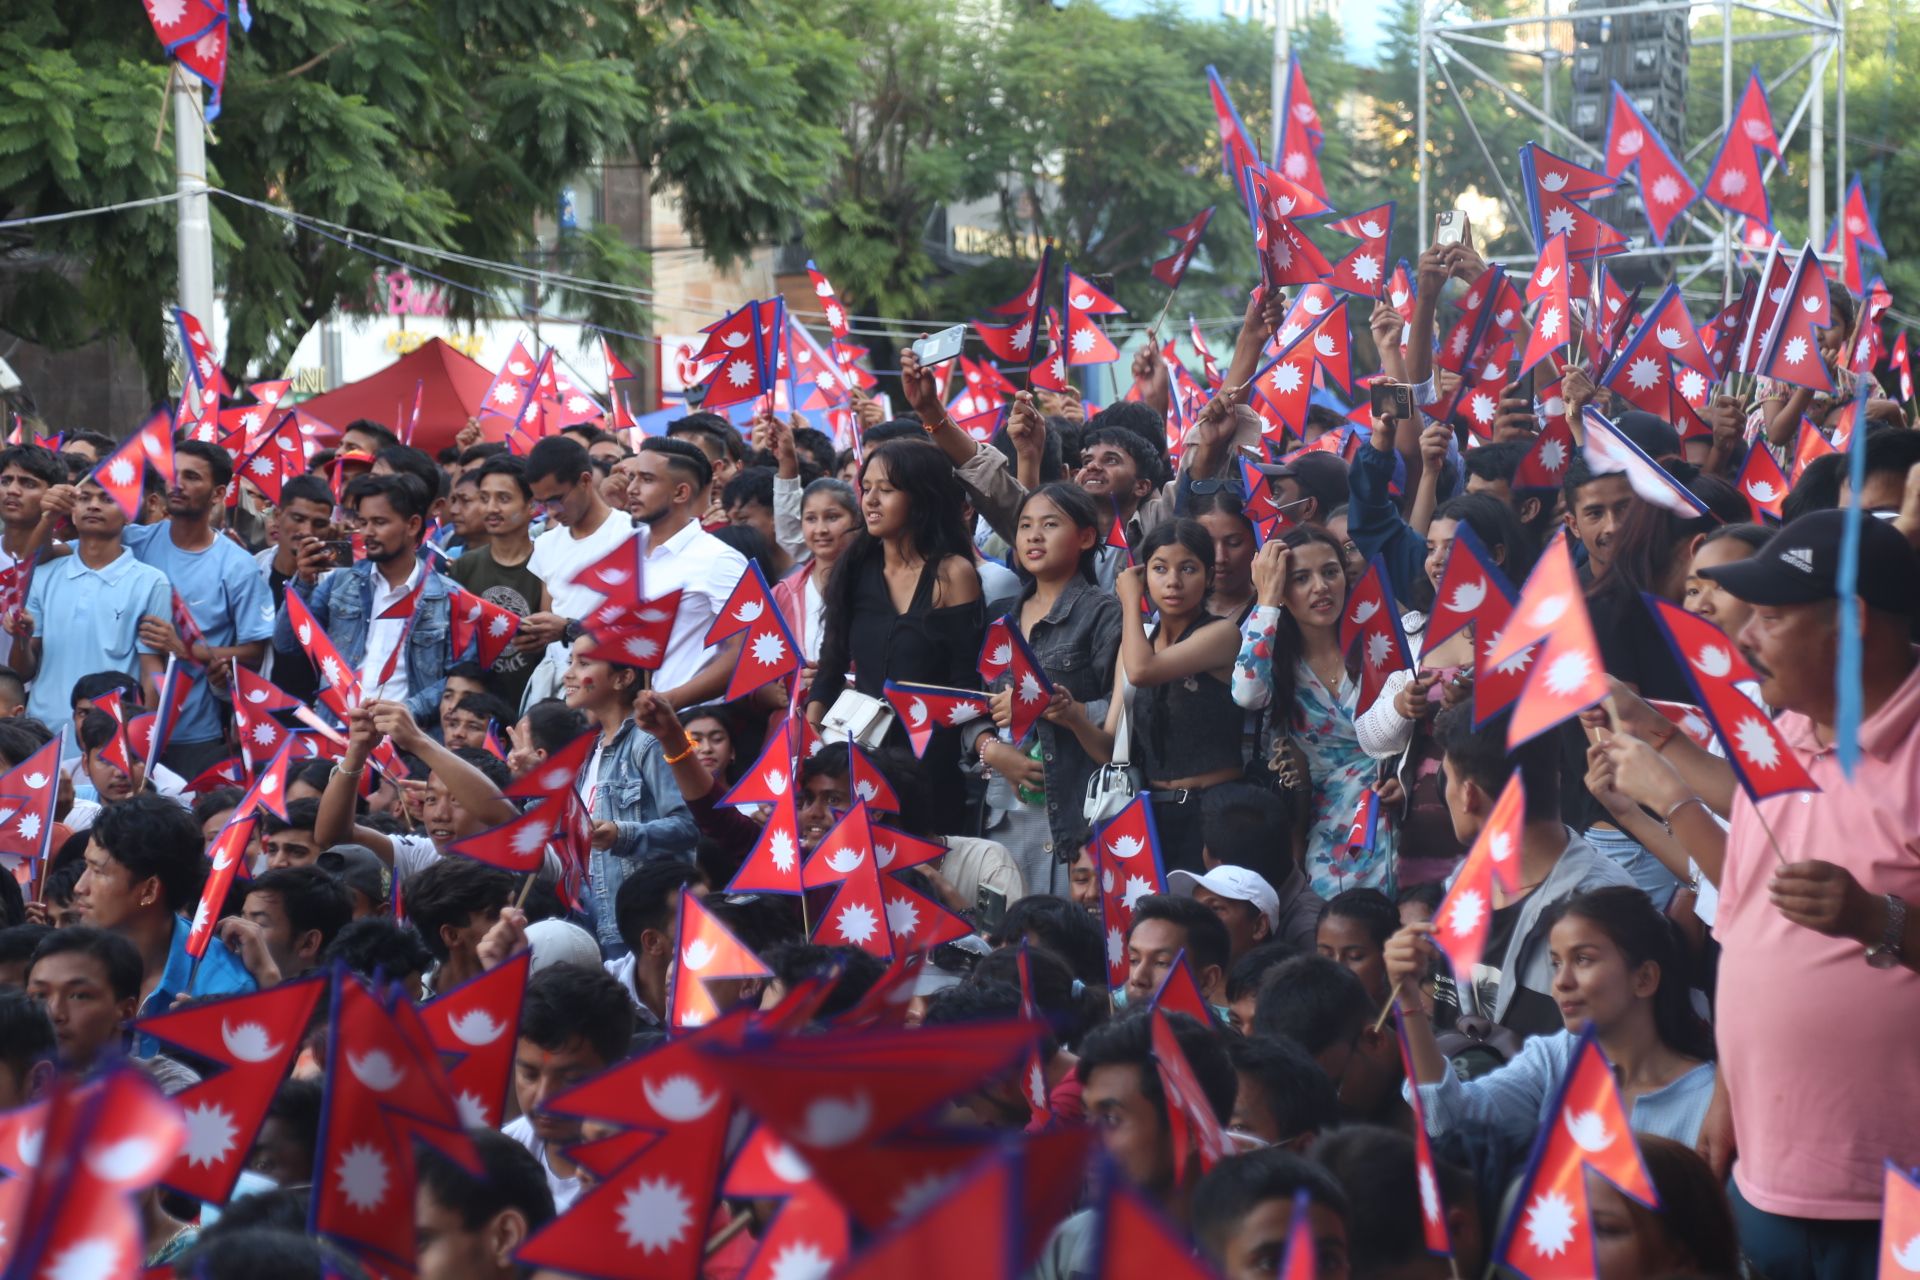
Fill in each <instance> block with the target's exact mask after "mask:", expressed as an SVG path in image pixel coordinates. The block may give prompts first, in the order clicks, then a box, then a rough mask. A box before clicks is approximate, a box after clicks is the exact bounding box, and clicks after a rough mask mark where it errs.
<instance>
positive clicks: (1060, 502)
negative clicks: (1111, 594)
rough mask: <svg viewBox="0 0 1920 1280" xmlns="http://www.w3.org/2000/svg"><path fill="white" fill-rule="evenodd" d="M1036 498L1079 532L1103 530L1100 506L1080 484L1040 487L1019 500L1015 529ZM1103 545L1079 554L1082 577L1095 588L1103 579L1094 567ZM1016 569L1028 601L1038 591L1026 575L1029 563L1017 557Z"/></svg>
mask: <svg viewBox="0 0 1920 1280" xmlns="http://www.w3.org/2000/svg"><path fill="white" fill-rule="evenodd" d="M1035 498H1045V499H1046V500H1047V501H1048V502H1051V503H1052V504H1053V505H1054V506H1055V507H1057V508H1058V509H1059V511H1060V514H1061V515H1063V516H1065V517H1066V518H1067V519H1069V520H1071V521H1073V526H1074V528H1076V529H1093V530H1096V531H1097V530H1099V529H1100V527H1101V516H1100V506H1099V504H1098V503H1096V502H1095V501H1094V500H1093V498H1092V497H1091V496H1090V495H1089V494H1088V493H1087V491H1086V490H1085V489H1082V488H1081V487H1080V486H1079V485H1077V484H1068V483H1066V482H1065V481H1063V480H1056V481H1054V482H1053V483H1051V484H1043V485H1041V486H1040V487H1039V488H1038V489H1035V490H1033V491H1032V492H1031V493H1029V494H1028V495H1027V496H1026V497H1024V498H1022V499H1021V500H1020V508H1019V510H1018V511H1015V512H1014V515H1013V523H1014V527H1015V528H1016V529H1018V527H1019V524H1020V517H1021V516H1023V515H1025V514H1026V510H1027V504H1028V503H1029V502H1032V501H1033V500H1034V499H1035ZM1104 541H1105V539H1104V538H1095V539H1094V541H1093V545H1092V546H1091V547H1088V548H1087V549H1086V550H1085V551H1082V552H1081V553H1080V576H1081V577H1082V578H1085V579H1086V580H1087V581H1088V582H1091V583H1093V584H1095V585H1096V586H1097V585H1099V582H1100V576H1099V572H1098V570H1097V569H1096V567H1095V566H1096V564H1097V562H1098V560H1099V558H1100V547H1101V544H1102V543H1103V542H1104ZM1013 567H1014V572H1015V573H1017V574H1019V576H1020V581H1021V583H1022V584H1023V585H1024V590H1023V591H1022V593H1021V598H1022V599H1025V598H1026V597H1027V596H1030V595H1032V594H1033V593H1034V591H1035V590H1036V584H1035V582H1034V577H1033V575H1032V574H1030V573H1028V572H1027V567H1026V563H1025V562H1024V561H1022V560H1021V559H1019V558H1018V557H1015V559H1014V565H1013Z"/></svg>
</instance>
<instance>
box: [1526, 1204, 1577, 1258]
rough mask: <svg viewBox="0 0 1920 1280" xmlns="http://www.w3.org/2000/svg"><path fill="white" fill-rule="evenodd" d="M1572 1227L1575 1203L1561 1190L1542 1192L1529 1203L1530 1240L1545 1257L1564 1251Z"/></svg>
mask: <svg viewBox="0 0 1920 1280" xmlns="http://www.w3.org/2000/svg"><path fill="white" fill-rule="evenodd" d="M1573 1228H1574V1222H1573V1205H1572V1204H1571V1203H1569V1202H1568V1200H1567V1198H1566V1197H1565V1196H1563V1195H1561V1194H1560V1193H1559V1192H1558V1191H1547V1192H1543V1193H1541V1194H1540V1195H1537V1196H1535V1197H1534V1198H1533V1203H1532V1204H1530V1205H1528V1206H1527V1243H1528V1244H1529V1245H1530V1246H1532V1248H1533V1251H1534V1252H1535V1253H1537V1254H1539V1255H1540V1256H1541V1257H1543V1258H1554V1257H1558V1256H1559V1255H1560V1254H1562V1253H1565V1252H1566V1250H1567V1246H1568V1245H1569V1244H1572V1243H1573Z"/></svg>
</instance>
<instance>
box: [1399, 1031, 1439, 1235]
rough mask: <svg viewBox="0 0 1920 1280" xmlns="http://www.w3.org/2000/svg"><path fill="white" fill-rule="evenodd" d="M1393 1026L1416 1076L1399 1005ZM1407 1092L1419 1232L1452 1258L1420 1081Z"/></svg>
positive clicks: (1407, 1067) (1409, 1072) (1403, 1060)
mask: <svg viewBox="0 0 1920 1280" xmlns="http://www.w3.org/2000/svg"><path fill="white" fill-rule="evenodd" d="M1393 1029H1394V1033H1395V1034H1396V1035H1398V1036H1399V1038H1400V1069H1401V1070H1402V1071H1404V1072H1406V1076H1407V1079H1408V1080H1409V1081H1412V1080H1417V1079H1419V1077H1418V1076H1416V1075H1415V1074H1414V1071H1413V1049H1412V1047H1411V1046H1409V1045H1408V1044H1407V1021H1406V1018H1405V1017H1403V1016H1402V1015H1401V1013H1400V1009H1399V1006H1398V1005H1396V1006H1395V1007H1394V1010H1393ZM1407 1092H1408V1094H1409V1095H1410V1096H1409V1097H1408V1099H1407V1102H1408V1105H1410V1106H1411V1107H1412V1108H1413V1175H1414V1181H1415V1182H1416V1183H1417V1184H1418V1185H1419V1188H1420V1234H1421V1235H1422V1237H1423V1238H1424V1239H1425V1241H1426V1246H1427V1252H1428V1253H1431V1254H1434V1255H1435V1256H1437V1257H1443V1258H1450V1257H1452V1256H1453V1240H1452V1238H1451V1237H1450V1236H1449V1235H1448V1233H1447V1206H1446V1203H1445V1202H1444V1201H1443V1200H1441V1198H1440V1170H1439V1168H1438V1166H1436V1165H1435V1164H1434V1162H1433V1144H1432V1143H1431V1142H1430V1141H1428V1139H1427V1110H1426V1107H1425V1106H1424V1105H1423V1104H1422V1103H1421V1101H1420V1088H1419V1086H1418V1085H1415V1086H1414V1087H1413V1088H1412V1089H1409V1090H1408V1091H1407Z"/></svg>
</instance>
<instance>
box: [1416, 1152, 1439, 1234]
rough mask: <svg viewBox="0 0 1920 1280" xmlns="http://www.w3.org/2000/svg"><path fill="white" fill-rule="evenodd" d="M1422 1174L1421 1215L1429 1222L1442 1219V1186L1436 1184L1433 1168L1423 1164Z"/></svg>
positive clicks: (1421, 1167)
mask: <svg viewBox="0 0 1920 1280" xmlns="http://www.w3.org/2000/svg"><path fill="white" fill-rule="evenodd" d="M1419 1174H1420V1216H1421V1217H1423V1218H1425V1219H1426V1220H1427V1221H1428V1222H1438V1221H1440V1188H1439V1187H1437V1186H1435V1185H1434V1181H1433V1170H1432V1169H1430V1168H1428V1167H1427V1166H1426V1165H1424V1164H1423V1165H1421V1166H1420V1169H1419Z"/></svg>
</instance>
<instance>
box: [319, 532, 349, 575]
mask: <svg viewBox="0 0 1920 1280" xmlns="http://www.w3.org/2000/svg"><path fill="white" fill-rule="evenodd" d="M320 545H321V546H323V547H325V548H326V549H327V554H328V555H330V556H332V557H333V562H334V564H336V565H338V566H340V567H341V568H345V567H346V566H347V565H350V564H352V563H353V543H352V542H351V541H349V540H348V539H346V538H342V539H340V540H339V541H338V542H323V543H321V544H320Z"/></svg>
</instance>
